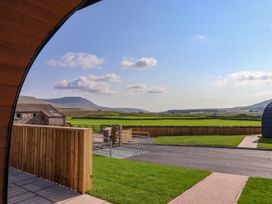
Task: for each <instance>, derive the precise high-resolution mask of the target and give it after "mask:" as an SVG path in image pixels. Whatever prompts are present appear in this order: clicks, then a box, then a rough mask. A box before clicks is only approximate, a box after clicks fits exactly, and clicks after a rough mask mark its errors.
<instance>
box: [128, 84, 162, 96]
mask: <svg viewBox="0 0 272 204" xmlns="http://www.w3.org/2000/svg"><path fill="white" fill-rule="evenodd" d="M128 90H129V91H131V92H134V93H135V92H137V93H149V94H157V93H166V92H167V90H166V88H165V87H164V86H162V85H157V86H148V85H146V84H145V83H137V84H131V85H129V86H128Z"/></svg>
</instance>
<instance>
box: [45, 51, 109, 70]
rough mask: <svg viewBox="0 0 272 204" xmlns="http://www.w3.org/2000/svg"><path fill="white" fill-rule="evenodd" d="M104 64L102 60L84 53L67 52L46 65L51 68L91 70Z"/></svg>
mask: <svg viewBox="0 0 272 204" xmlns="http://www.w3.org/2000/svg"><path fill="white" fill-rule="evenodd" d="M104 62H105V60H104V59H103V58H99V57H97V56H96V55H94V54H91V53H85V52H67V53H66V54H64V55H62V56H60V57H59V58H56V59H51V60H49V61H48V65H50V66H52V67H70V68H83V69H91V68H94V67H96V66H99V65H102V64H103V63H104Z"/></svg>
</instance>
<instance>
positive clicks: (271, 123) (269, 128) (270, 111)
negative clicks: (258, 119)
mask: <svg viewBox="0 0 272 204" xmlns="http://www.w3.org/2000/svg"><path fill="white" fill-rule="evenodd" d="M262 137H265V138H272V102H270V103H269V104H268V105H267V106H266V107H265V109H264V112H263V115H262Z"/></svg>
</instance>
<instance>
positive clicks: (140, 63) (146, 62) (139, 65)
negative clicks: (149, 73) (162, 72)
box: [121, 57, 158, 69]
mask: <svg viewBox="0 0 272 204" xmlns="http://www.w3.org/2000/svg"><path fill="white" fill-rule="evenodd" d="M157 63H158V61H157V60H156V59H155V58H153V57H141V58H139V59H137V60H133V59H131V58H124V59H123V60H122V61H121V66H122V67H124V68H126V69H131V68H134V69H145V68H147V67H155V66H156V65H157Z"/></svg>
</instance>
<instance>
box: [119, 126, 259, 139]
mask: <svg viewBox="0 0 272 204" xmlns="http://www.w3.org/2000/svg"><path fill="white" fill-rule="evenodd" d="M123 127H124V128H132V130H133V131H141V132H149V134H150V136H151V137H157V136H179V135H180V136H182V135H251V134H261V127H244V126H243V127H234V126H231V127H225V126H123Z"/></svg>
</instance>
